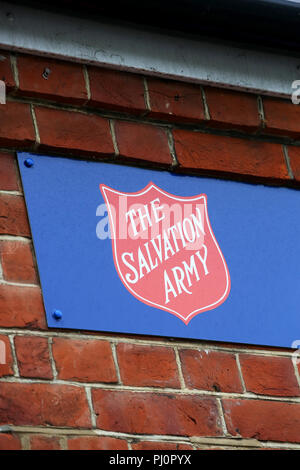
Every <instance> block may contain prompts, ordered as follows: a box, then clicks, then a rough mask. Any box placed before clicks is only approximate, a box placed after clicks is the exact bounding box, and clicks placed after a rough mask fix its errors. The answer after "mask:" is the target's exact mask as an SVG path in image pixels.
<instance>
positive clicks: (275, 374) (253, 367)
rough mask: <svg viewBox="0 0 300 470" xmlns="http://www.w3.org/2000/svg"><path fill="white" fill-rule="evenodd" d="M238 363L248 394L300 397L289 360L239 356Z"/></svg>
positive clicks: (248, 355) (247, 355)
mask: <svg viewBox="0 0 300 470" xmlns="http://www.w3.org/2000/svg"><path fill="white" fill-rule="evenodd" d="M240 363H241V367H242V374H243V377H244V381H245V385H246V389H247V390H248V391H249V392H253V393H258V394H260V395H274V396H276V395H277V396H287V397H289V396H299V395H300V390H299V387H298V382H297V379H296V376H295V370H294V366H293V364H292V361H291V359H289V358H285V357H265V356H255V355H250V354H241V355H240Z"/></svg>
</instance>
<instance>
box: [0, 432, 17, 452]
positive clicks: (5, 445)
mask: <svg viewBox="0 0 300 470" xmlns="http://www.w3.org/2000/svg"><path fill="white" fill-rule="evenodd" d="M0 450H21V443H20V440H19V439H18V438H17V437H16V436H13V435H12V434H0Z"/></svg>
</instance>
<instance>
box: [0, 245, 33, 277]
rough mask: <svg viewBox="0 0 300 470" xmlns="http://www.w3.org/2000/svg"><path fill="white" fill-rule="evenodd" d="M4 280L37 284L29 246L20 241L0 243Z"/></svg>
mask: <svg viewBox="0 0 300 470" xmlns="http://www.w3.org/2000/svg"><path fill="white" fill-rule="evenodd" d="M0 254H1V261H2V269H3V275H4V278H5V279H6V280H7V281H18V282H30V283H37V274H36V270H35V264H34V261H33V256H32V249H31V244H30V243H26V242H20V241H12V240H2V241H0Z"/></svg>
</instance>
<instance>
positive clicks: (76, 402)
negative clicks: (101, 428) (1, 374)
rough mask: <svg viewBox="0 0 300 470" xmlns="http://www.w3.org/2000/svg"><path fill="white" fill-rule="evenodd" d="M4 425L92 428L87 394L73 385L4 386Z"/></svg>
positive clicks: (0, 401) (0, 409) (0, 394)
mask: <svg viewBox="0 0 300 470" xmlns="http://www.w3.org/2000/svg"><path fill="white" fill-rule="evenodd" d="M0 424H1V425H2V424H12V425H16V426H29V425H31V426H61V427H62V426H63V427H73V428H89V427H90V426H91V420H90V411H89V406H88V403H87V398H86V394H85V390H84V389H83V388H80V387H74V386H70V385H52V384H45V383H39V384H37V383H35V384H33V383H31V384H27V383H4V382H1V383H0Z"/></svg>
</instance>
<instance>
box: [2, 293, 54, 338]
mask: <svg viewBox="0 0 300 470" xmlns="http://www.w3.org/2000/svg"><path fill="white" fill-rule="evenodd" d="M0 312H1V315H0V326H2V327H9V328H10V327H21V328H22V327H25V328H42V329H44V328H45V327H46V323H45V313H44V307H43V301H42V296H41V291H40V289H39V287H19V286H10V285H4V284H2V285H0Z"/></svg>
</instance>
